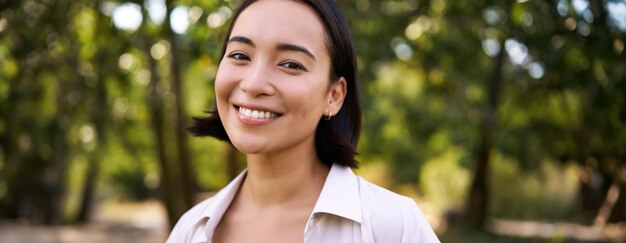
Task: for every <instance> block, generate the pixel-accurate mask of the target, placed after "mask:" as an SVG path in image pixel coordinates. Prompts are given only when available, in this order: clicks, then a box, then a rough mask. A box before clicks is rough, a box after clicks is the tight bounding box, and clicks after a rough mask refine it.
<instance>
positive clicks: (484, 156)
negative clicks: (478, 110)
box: [465, 50, 505, 228]
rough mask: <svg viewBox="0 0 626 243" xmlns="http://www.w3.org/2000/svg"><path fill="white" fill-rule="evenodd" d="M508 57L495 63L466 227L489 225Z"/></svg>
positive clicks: (498, 58)
mask: <svg viewBox="0 0 626 243" xmlns="http://www.w3.org/2000/svg"><path fill="white" fill-rule="evenodd" d="M504 54H505V53H504V50H501V51H500V53H499V54H498V55H497V56H496V58H495V59H494V68H493V71H492V73H491V75H490V77H489V80H488V81H487V87H486V90H487V94H488V101H487V104H486V106H485V111H484V114H483V118H482V122H481V127H480V144H479V146H478V149H477V151H476V163H477V164H476V168H475V170H474V179H473V181H472V184H471V187H470V192H469V199H468V201H467V205H466V213H465V214H466V217H467V218H466V223H467V224H468V225H470V226H472V227H477V228H479V227H483V226H484V225H485V221H486V218H487V209H488V207H489V198H490V190H489V161H490V156H489V154H490V151H491V147H492V139H493V134H494V133H495V125H496V111H497V108H498V98H499V94H500V90H501V88H500V86H501V84H502V79H503V77H502V66H503V62H504Z"/></svg>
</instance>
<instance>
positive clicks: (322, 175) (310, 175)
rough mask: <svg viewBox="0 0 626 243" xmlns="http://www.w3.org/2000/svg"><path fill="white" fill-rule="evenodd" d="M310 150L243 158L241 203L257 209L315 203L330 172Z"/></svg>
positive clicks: (301, 149) (292, 150)
mask: <svg viewBox="0 0 626 243" xmlns="http://www.w3.org/2000/svg"><path fill="white" fill-rule="evenodd" d="M312 147H313V148H300V149H298V148H294V149H291V150H288V151H285V152H281V153H276V154H272V155H253V154H250V155H247V160H248V174H247V176H246V179H245V181H244V183H243V185H242V186H241V188H240V193H239V194H240V195H239V196H241V199H245V200H243V201H246V202H249V203H253V204H254V205H255V206H257V207H271V206H281V207H283V206H294V207H300V206H306V205H310V204H311V203H312V204H313V205H314V203H315V202H316V201H317V198H318V197H319V194H320V192H321V190H322V187H323V186H324V182H325V180H326V176H327V175H328V172H329V170H330V168H329V167H328V166H327V165H325V164H323V163H322V162H321V161H320V160H319V159H318V157H317V154H316V153H315V145H312Z"/></svg>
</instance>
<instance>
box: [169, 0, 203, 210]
mask: <svg viewBox="0 0 626 243" xmlns="http://www.w3.org/2000/svg"><path fill="white" fill-rule="evenodd" d="M166 9H167V14H166V18H165V22H164V24H163V28H164V30H165V33H166V36H167V37H168V39H169V41H170V68H171V72H170V74H171V78H172V92H173V93H174V96H175V104H174V110H175V111H174V123H175V128H174V130H175V133H176V147H177V152H178V170H179V172H180V177H179V179H180V184H181V188H180V190H181V192H182V197H183V202H184V204H185V208H187V209H189V208H191V207H193V205H194V204H195V202H194V194H195V188H196V186H195V183H194V180H193V177H192V174H191V173H190V171H189V170H190V166H189V146H188V143H187V132H186V131H185V126H184V125H183V124H184V122H183V121H184V117H185V110H184V106H183V105H184V103H183V100H184V99H183V97H184V96H183V95H184V94H183V91H182V89H181V86H182V79H181V73H180V63H181V60H180V57H179V53H178V41H177V38H176V34H175V33H174V32H173V31H172V28H171V26H170V25H169V23H170V17H171V14H170V13H171V11H172V1H171V0H168V1H167V6H166Z"/></svg>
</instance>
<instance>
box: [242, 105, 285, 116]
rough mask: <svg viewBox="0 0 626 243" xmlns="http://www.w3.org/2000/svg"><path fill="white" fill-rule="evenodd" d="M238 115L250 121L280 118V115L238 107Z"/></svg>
mask: <svg viewBox="0 0 626 243" xmlns="http://www.w3.org/2000/svg"><path fill="white" fill-rule="evenodd" d="M239 114H241V115H242V116H244V117H246V118H250V119H272V118H274V117H277V116H280V114H278V113H274V112H270V111H259V110H252V109H248V108H245V107H241V106H240V107H239Z"/></svg>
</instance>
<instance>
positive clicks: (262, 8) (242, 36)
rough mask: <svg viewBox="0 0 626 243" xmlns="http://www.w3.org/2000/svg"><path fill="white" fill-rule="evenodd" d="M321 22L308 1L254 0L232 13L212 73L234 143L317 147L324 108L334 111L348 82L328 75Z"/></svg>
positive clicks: (250, 147) (248, 148)
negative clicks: (238, 12)
mask: <svg viewBox="0 0 626 243" xmlns="http://www.w3.org/2000/svg"><path fill="white" fill-rule="evenodd" d="M324 36H325V34H324V27H323V25H322V23H321V22H320V20H319V17H318V16H317V15H316V13H315V12H314V11H313V10H312V9H310V8H309V7H308V6H306V5H304V4H301V3H298V2H295V1H289V0H262V1H257V2H255V3H254V4H252V5H250V6H249V7H248V8H247V9H245V10H244V11H243V12H242V13H241V15H240V16H239V18H238V19H237V20H236V22H235V24H234V26H233V29H232V32H231V34H230V37H229V40H228V45H227V48H226V52H225V55H224V57H223V58H222V61H221V62H220V65H219V69H218V72H217V77H216V81H215V92H216V99H217V109H218V113H219V116H220V119H221V121H222V124H223V125H224V128H225V130H226V132H227V134H228V137H229V138H230V141H231V142H232V143H233V145H234V146H235V147H237V149H239V150H240V151H242V152H244V153H247V154H273V153H280V152H283V151H286V150H287V149H290V148H305V149H306V150H309V151H310V150H313V151H314V150H315V146H314V138H315V129H316V127H317V124H318V123H319V122H320V118H321V117H322V116H325V115H328V114H329V113H332V114H336V113H337V111H339V109H340V108H341V104H342V102H343V98H344V97H345V92H346V91H345V90H346V82H345V80H343V78H342V79H340V80H339V81H338V82H333V83H332V84H331V82H330V79H329V77H330V66H331V61H330V57H329V54H328V51H327V49H326V44H325V37H324Z"/></svg>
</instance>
